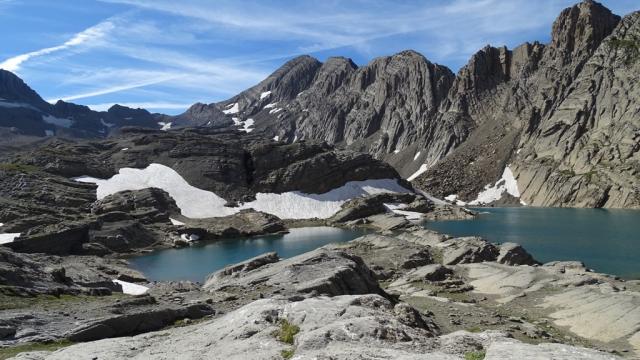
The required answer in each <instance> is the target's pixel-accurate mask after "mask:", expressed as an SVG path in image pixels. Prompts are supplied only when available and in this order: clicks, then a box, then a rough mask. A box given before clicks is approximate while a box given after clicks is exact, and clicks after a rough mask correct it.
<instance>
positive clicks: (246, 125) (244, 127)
mask: <svg viewBox="0 0 640 360" xmlns="http://www.w3.org/2000/svg"><path fill="white" fill-rule="evenodd" d="M254 123H255V121H253V119H247V121H245V122H244V123H243V124H242V129H240V130H241V131H246V132H248V133H250V132H252V131H253V129H251V128H252V127H253V124H254Z"/></svg>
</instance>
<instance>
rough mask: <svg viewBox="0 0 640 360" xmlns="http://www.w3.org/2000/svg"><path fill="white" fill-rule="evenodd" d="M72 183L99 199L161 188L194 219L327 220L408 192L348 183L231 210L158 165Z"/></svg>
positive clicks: (391, 184)
mask: <svg viewBox="0 0 640 360" xmlns="http://www.w3.org/2000/svg"><path fill="white" fill-rule="evenodd" d="M74 180H76V181H80V182H89V183H95V184H97V185H98V189H97V197H98V199H103V198H104V197H106V196H108V195H111V194H114V193H117V192H119V191H125V190H141V189H145V188H151V187H155V188H160V189H162V190H164V191H166V192H167V193H168V194H169V195H170V196H171V197H172V198H173V199H174V200H175V202H176V204H177V205H178V207H179V208H180V210H181V212H182V215H184V216H187V217H190V218H195V219H197V218H208V217H222V216H228V215H233V214H235V213H237V212H239V211H240V210H242V209H250V208H253V209H255V210H258V211H263V212H266V213H269V214H273V215H276V216H278V217H279V218H282V219H310V218H314V217H315V218H321V219H326V218H329V217H331V216H332V215H333V214H335V213H336V212H338V211H339V210H340V207H341V206H342V204H344V202H345V201H347V200H349V199H352V198H354V197H358V196H363V195H369V194H377V193H384V192H403V193H406V192H410V191H409V190H408V189H406V188H404V187H403V186H401V185H400V184H399V183H398V181H397V180H396V179H376V180H365V181H351V182H348V183H346V184H345V185H343V186H341V187H338V188H335V189H332V190H330V191H328V192H326V193H323V194H307V193H303V192H300V191H291V192H285V193H282V194H275V193H257V194H256V200H254V201H251V202H247V203H243V204H242V205H241V206H239V207H235V208H230V207H225V206H224V204H225V203H226V201H225V200H224V199H223V198H221V197H219V196H218V195H216V194H215V193H213V192H210V191H206V190H202V189H199V188H196V187H194V186H191V185H190V184H189V183H188V182H187V181H186V180H185V179H184V178H182V176H180V174H178V173H177V172H176V171H175V170H173V169H172V168H170V167H168V166H165V165H161V164H151V165H149V166H148V167H146V168H144V169H133V168H122V169H120V171H119V173H118V174H117V175H115V176H113V177H111V178H110V179H97V178H93V177H89V176H82V177H78V178H75V179H74Z"/></svg>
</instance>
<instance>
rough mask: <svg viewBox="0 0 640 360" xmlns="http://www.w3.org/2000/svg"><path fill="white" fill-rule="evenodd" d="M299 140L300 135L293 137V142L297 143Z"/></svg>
mask: <svg viewBox="0 0 640 360" xmlns="http://www.w3.org/2000/svg"><path fill="white" fill-rule="evenodd" d="M297 140H298V135H297V134H296V135H294V136H293V142H296V141H297Z"/></svg>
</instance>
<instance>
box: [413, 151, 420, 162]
mask: <svg viewBox="0 0 640 360" xmlns="http://www.w3.org/2000/svg"><path fill="white" fill-rule="evenodd" d="M418 156H420V151H418V152H417V153H416V154H415V155H414V156H413V161H416V160H418Z"/></svg>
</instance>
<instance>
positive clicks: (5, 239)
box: [0, 233, 20, 244]
mask: <svg viewBox="0 0 640 360" xmlns="http://www.w3.org/2000/svg"><path fill="white" fill-rule="evenodd" d="M18 236H20V233H7V234H0V244H8V243H10V242H13V240H15V238H17V237H18Z"/></svg>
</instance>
